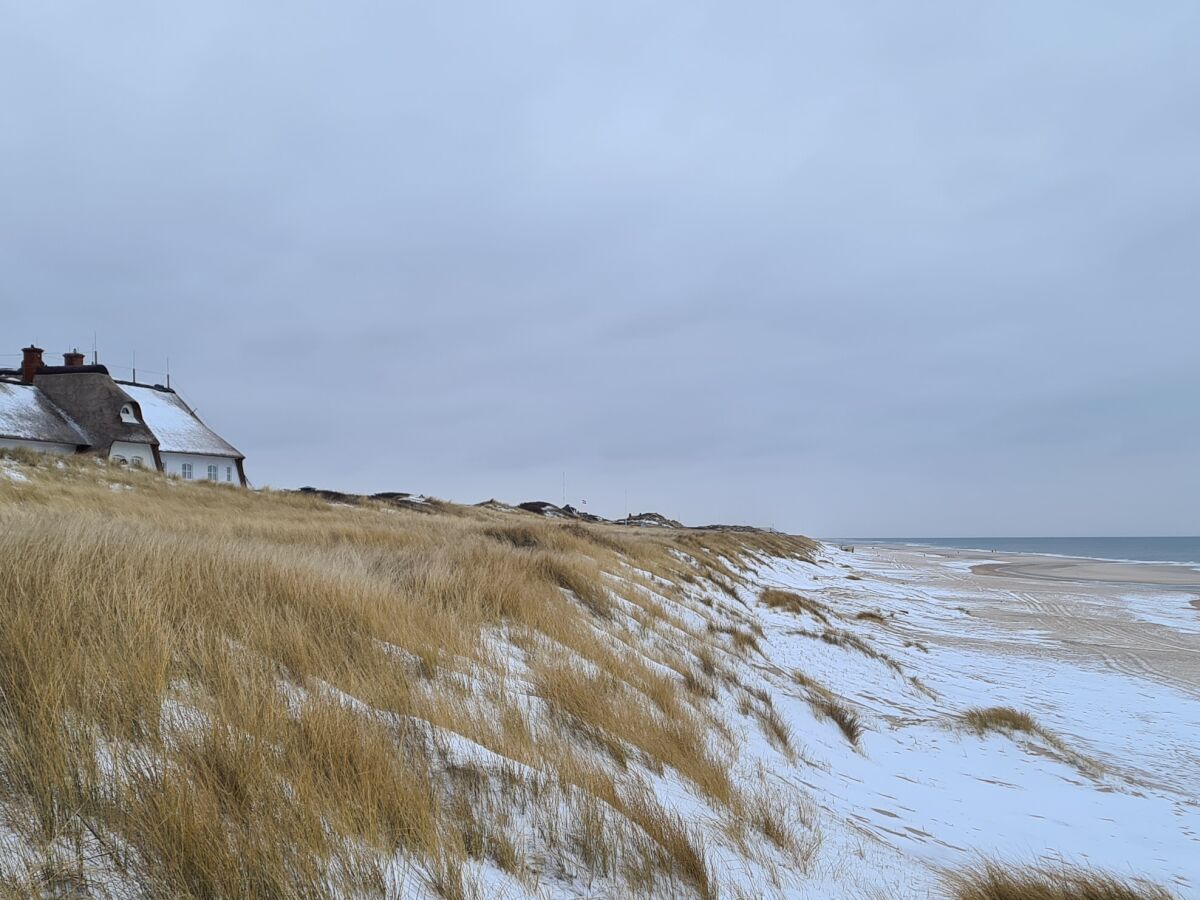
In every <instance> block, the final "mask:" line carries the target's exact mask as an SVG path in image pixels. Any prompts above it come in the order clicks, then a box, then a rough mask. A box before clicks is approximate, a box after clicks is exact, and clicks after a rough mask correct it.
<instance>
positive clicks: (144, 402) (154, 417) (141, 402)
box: [121, 382, 242, 458]
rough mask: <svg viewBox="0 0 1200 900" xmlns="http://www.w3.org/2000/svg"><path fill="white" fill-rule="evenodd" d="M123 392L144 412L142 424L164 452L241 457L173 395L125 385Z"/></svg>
mask: <svg viewBox="0 0 1200 900" xmlns="http://www.w3.org/2000/svg"><path fill="white" fill-rule="evenodd" d="M121 390H123V391H124V392H125V393H126V394H128V395H129V396H130V398H131V399H132V400H135V401H136V402H137V404H138V406H139V407H140V408H141V413H142V421H143V422H145V423H146V425H147V427H149V429H150V430H151V431H153V432H154V436H155V437H157V438H158V449H159V450H160V451H161V452H163V453H200V454H204V455H207V456H234V457H239V458H240V457H241V455H242V454H241V453H240V452H238V450H237V449H235V448H234V447H233V446H232V445H230V444H229V443H228V442H227V441H225V440H224V439H223V438H221V437H220V436H219V435H218V434H217V433H216V432H214V431H213V430H212V429H211V428H209V427H208V426H207V425H205V424H204V423H203V422H201V421H200V420H199V419H198V418H197V417H196V415H195V413H193V412H192V410H191V409H190V408H189V407H188V405H187V404H186V403H184V402H183V400H182V399H180V397H179V395H178V394H176V393H175V392H174V391H171V390H166V389H163V388H153V387H146V386H145V385H133V384H126V383H124V382H122V383H121Z"/></svg>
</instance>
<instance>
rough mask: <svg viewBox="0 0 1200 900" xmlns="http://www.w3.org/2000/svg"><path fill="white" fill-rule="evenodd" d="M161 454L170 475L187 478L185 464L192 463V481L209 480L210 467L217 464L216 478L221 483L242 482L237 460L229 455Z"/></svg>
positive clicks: (164, 468) (164, 466) (164, 467)
mask: <svg viewBox="0 0 1200 900" xmlns="http://www.w3.org/2000/svg"><path fill="white" fill-rule="evenodd" d="M159 455H160V456H161V457H162V463H163V470H164V471H165V472H166V473H167V474H168V475H178V476H179V477H180V478H186V477H187V474H186V473H185V471H184V466H185V465H190V466H191V479H192V481H207V480H208V477H209V475H208V467H209V466H216V467H217V477H216V480H217V481H219V482H221V484H237V485H240V484H241V481H240V480H239V478H238V469H237V460H235V459H231V458H230V457H228V456H202V455H200V454H199V453H160V454H159Z"/></svg>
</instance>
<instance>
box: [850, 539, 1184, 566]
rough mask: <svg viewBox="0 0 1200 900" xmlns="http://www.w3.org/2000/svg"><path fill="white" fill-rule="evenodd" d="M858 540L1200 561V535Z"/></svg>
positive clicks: (1124, 557)
mask: <svg viewBox="0 0 1200 900" xmlns="http://www.w3.org/2000/svg"><path fill="white" fill-rule="evenodd" d="M837 543H846V541H838V542H837ZM849 543H855V541H853V540H851V541H849ZM857 543H860V544H891V545H910V546H914V547H946V548H951V549H956V550H995V551H997V552H1002V553H1041V554H1045V555H1048V556H1078V557H1085V558H1088V559H1112V560H1132V561H1134V562H1163V563H1188V564H1191V565H1200V537H967V538H962V537H955V538H947V537H906V538H859V539H858V540H857Z"/></svg>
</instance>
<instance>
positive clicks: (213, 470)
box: [208, 466, 217, 481]
mask: <svg viewBox="0 0 1200 900" xmlns="http://www.w3.org/2000/svg"><path fill="white" fill-rule="evenodd" d="M208 480H209V481H216V480H217V467H216V466H209V467H208Z"/></svg>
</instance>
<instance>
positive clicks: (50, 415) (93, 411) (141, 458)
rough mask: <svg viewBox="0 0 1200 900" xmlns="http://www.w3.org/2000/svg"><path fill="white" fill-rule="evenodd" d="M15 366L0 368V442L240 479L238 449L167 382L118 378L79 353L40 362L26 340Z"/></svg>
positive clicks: (39, 353)
mask: <svg viewBox="0 0 1200 900" xmlns="http://www.w3.org/2000/svg"><path fill="white" fill-rule="evenodd" d="M23 353H24V359H23V360H22V363H21V368H20V369H0V448H12V447H23V448H25V449H28V450H36V451H40V452H43V453H62V454H70V453H91V454H95V455H97V456H100V457H103V458H105V459H110V460H113V461H115V462H118V463H123V464H127V465H130V466H144V467H147V468H149V467H153V468H155V469H157V470H158V471H160V472H166V473H168V474H170V475H177V476H179V477H180V478H184V479H197V480H200V479H206V480H208V481H220V482H228V483H231V484H239V485H245V484H246V473H245V468H244V466H243V463H244V462H245V457H244V456H243V455H242V454H241V453H240V452H239V451H238V450H237V449H236V448H234V447H233V446H232V445H231V444H230V443H229V442H228V441H226V440H225V439H224V438H222V437H221V436H220V435H218V434H217V433H216V432H214V431H213V430H212V429H211V428H209V427H208V426H207V425H205V424H204V423H203V422H201V421H200V419H199V418H198V417H197V416H196V414H195V413H194V412H192V410H191V408H190V407H189V406H188V405H187V404H186V403H184V402H183V400H182V399H181V398H180V396H179V395H178V394H177V393H175V392H174V391H173V390H171V389H170V388H169V387H163V386H162V385H161V384H155V385H148V384H138V383H136V382H133V381H119V380H117V379H115V378H113V377H112V376H111V375H109V374H108V369H107V368H105V367H104V366H100V365H85V364H84V357H83V354H82V353H79V352H72V353H64V354H63V365H61V366H47V365H44V364H43V362H42V353H43V351H42V349H41V348H40V347H25V348H24V350H23Z"/></svg>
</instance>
